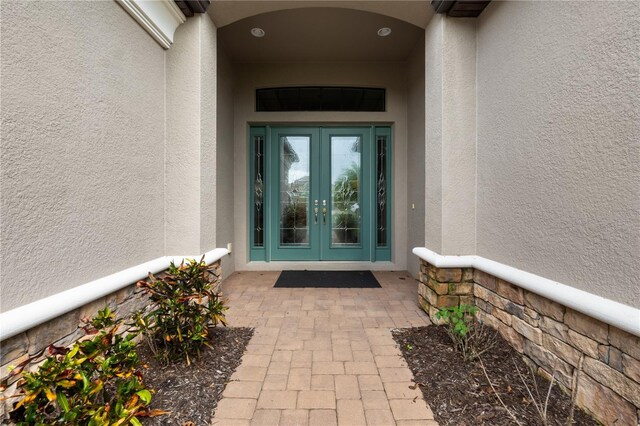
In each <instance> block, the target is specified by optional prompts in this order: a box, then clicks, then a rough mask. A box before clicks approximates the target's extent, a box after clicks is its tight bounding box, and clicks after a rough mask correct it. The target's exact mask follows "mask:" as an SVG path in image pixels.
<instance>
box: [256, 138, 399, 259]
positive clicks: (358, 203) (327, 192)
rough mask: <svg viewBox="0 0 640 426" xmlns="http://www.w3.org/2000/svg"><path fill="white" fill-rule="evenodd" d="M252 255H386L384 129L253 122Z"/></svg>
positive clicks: (387, 157)
mask: <svg viewBox="0 0 640 426" xmlns="http://www.w3.org/2000/svg"><path fill="white" fill-rule="evenodd" d="M250 147H251V149H250V158H251V164H250V182H251V188H250V203H249V204H250V210H251V212H250V213H251V214H250V218H251V224H250V226H251V231H252V232H251V233H250V235H251V237H250V245H251V250H250V254H251V260H267V261H270V260H288V261H291V260H293V261H295V260H305V261H321V260H332V261H338V260H346V261H375V260H389V259H390V245H389V240H390V238H389V234H390V232H389V231H390V229H389V228H390V214H389V212H388V209H389V205H390V203H389V202H388V201H389V199H390V188H391V186H390V182H389V181H390V179H389V176H390V173H389V171H390V165H391V162H390V155H389V153H390V129H389V128H388V127H280V126H277V127H253V128H251V132H250Z"/></svg>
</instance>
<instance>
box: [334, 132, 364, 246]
mask: <svg viewBox="0 0 640 426" xmlns="http://www.w3.org/2000/svg"><path fill="white" fill-rule="evenodd" d="M361 144H362V141H361V140H360V137H357V136H333V137H331V245H332V246H341V247H344V246H357V245H359V244H360V229H361V222H362V216H361V211H360V204H361V201H360V176H361V172H360V169H361V152H362V146H361Z"/></svg>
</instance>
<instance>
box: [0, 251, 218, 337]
mask: <svg viewBox="0 0 640 426" xmlns="http://www.w3.org/2000/svg"><path fill="white" fill-rule="evenodd" d="M227 254H229V250H227V249H222V248H218V249H214V250H211V251H209V252H207V253H205V255H204V261H205V263H206V264H207V265H210V264H211V263H213V262H215V261H217V260H220V259H222V258H223V257H224V256H226V255H227ZM201 257H202V255H199V256H175V257H171V256H165V257H159V258H157V259H154V260H151V261H149V262H145V263H142V264H140V265H137V266H133V267H131V268H128V269H125V270H123V271H120V272H116V273H115V274H111V275H108V276H106V277H103V278H100V279H97V280H95V281H91V282H88V283H86V284H82V285H80V286H78V287H74V288H71V289H69V290H66V291H63V292H61V293H57V294H54V295H53V296H49V297H45V298H44V299H40V300H37V301H35V302H33V303H29V304H28V305H23V306H20V307H19V308H15V309H12V310H10V311H7V312H4V313H2V314H0V341H3V340H5V339H8V338H9V337H12V336H15V335H16V334H18V333H22V332H23V331H26V330H29V329H30V328H32V327H35V326H36V325H39V324H42V323H44V322H46V321H49V320H52V319H54V318H56V317H59V316H60V315H63V314H65V313H67V312H69V311H72V310H74V309H76V308H79V307H81V306H84V305H86V304H87V303H91V302H93V301H94V300H97V299H99V298H101V297H103V296H106V295H108V294H111V293H113V292H116V291H118V290H120V289H122V288H124V287H126V286H128V285H131V284H134V283H135V282H137V281H139V280H141V279H144V278H146V277H147V276H148V274H149V272H151V273H152V274H155V273H158V272H160V271H164V270H165V269H167V268H169V264H170V263H171V262H172V261H173V262H174V263H175V264H179V263H180V262H182V260H183V259H196V260H200V258H201Z"/></svg>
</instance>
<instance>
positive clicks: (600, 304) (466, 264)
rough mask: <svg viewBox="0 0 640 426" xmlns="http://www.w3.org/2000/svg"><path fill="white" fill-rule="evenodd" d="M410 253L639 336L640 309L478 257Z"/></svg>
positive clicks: (425, 250)
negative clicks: (500, 282) (467, 270)
mask: <svg viewBox="0 0 640 426" xmlns="http://www.w3.org/2000/svg"><path fill="white" fill-rule="evenodd" d="M413 254H415V255H416V256H418V257H419V258H420V259H423V260H425V261H427V262H429V263H430V264H432V265H433V266H435V267H438V268H475V269H480V270H481V271H484V272H486V273H487V274H491V275H493V276H495V277H498V278H500V279H503V280H505V281H508V282H510V283H512V284H515V285H517V286H519V287H522V288H523V289H525V290H529V291H531V292H533V293H536V294H538V295H540V296H542V297H546V298H547V299H550V300H553V301H554V302H557V303H560V304H561V305H564V306H567V307H569V308H571V309H574V310H576V311H578V312H581V313H583V314H585V315H588V316H590V317H592V318H595V319H597V320H600V321H602V322H604V323H607V324H609V325H613V326H614V327H618V328H619V329H621V330H624V331H626V332H628V333H631V334H633V335H634V336H640V309H637V308H633V307H631V306H628V305H624V304H622V303H619V302H615V301H613V300H610V299H605V298H604V297H601V296H597V295H595V294H592V293H589V292H586V291H583V290H579V289H577V288H575V287H571V286H568V285H566V284H561V283H559V282H556V281H552V280H549V279H547V278H543V277H541V276H539V275H535V274H532V273H529V272H525V271H522V270H520V269H516V268H513V267H511V266H508V265H505V264H503V263H499V262H494V261H493V260H489V259H486V258H484V257H481V256H443V255H440V254H438V253H436V252H434V251H431V250H429V249H428V248H425V247H416V248H414V249H413Z"/></svg>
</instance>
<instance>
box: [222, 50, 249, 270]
mask: <svg viewBox="0 0 640 426" xmlns="http://www.w3.org/2000/svg"><path fill="white" fill-rule="evenodd" d="M233 87H234V79H233V68H232V65H231V63H230V61H229V58H228V57H227V55H226V54H225V53H224V52H223V51H222V49H218V92H217V101H218V110H217V114H216V120H217V121H218V136H217V160H216V182H217V185H216V200H217V206H216V241H217V247H222V248H224V247H226V246H227V243H233V240H234V238H233V225H234V220H235V219H234V209H233V202H234V201H233V200H234V187H233V185H234V170H235V168H236V163H235V160H234V144H233V104H234V101H233ZM243 194H244V193H243ZM234 251H235V250H234ZM234 256H235V253H232V254H231V257H230V258H229V257H225V258H224V259H223V260H222V273H223V274H224V276H225V277H226V276H228V275H229V274H231V273H232V272H233V271H234V270H235V264H234V261H233V258H234Z"/></svg>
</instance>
